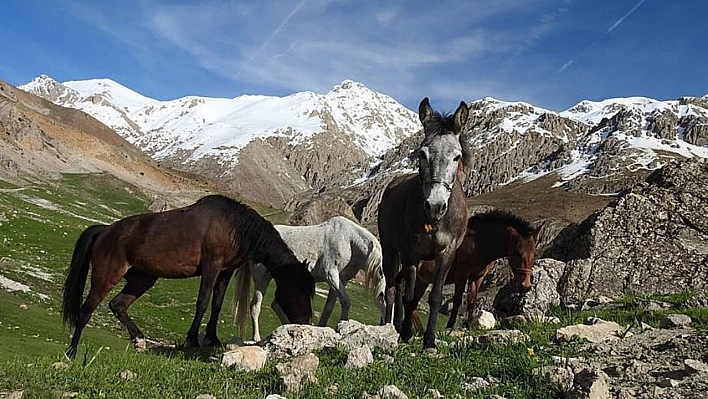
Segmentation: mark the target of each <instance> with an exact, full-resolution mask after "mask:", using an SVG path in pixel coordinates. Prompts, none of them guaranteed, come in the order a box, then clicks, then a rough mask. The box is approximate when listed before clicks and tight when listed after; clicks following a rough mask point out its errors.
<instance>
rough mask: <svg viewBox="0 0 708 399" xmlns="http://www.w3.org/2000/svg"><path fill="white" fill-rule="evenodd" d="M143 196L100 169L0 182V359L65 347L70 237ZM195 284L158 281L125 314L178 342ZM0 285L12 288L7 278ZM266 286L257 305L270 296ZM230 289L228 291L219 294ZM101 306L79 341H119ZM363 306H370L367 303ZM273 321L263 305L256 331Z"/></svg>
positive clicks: (123, 339)
mask: <svg viewBox="0 0 708 399" xmlns="http://www.w3.org/2000/svg"><path fill="white" fill-rule="evenodd" d="M149 201H150V198H147V197H145V196H143V195H142V194H141V191H140V190H139V189H138V188H136V187H133V186H130V185H128V184H126V183H124V182H121V181H118V180H115V179H114V178H112V177H111V176H110V175H105V174H92V175H64V177H63V179H62V180H61V181H60V182H56V183H43V184H41V185H36V186H27V187H17V186H14V185H12V184H9V183H6V182H3V181H0V209H2V211H0V237H2V239H1V240H2V241H1V242H0V265H1V266H2V267H1V268H0V275H1V276H3V277H4V278H5V279H9V280H12V281H13V282H17V283H21V284H22V285H23V286H19V287H14V288H15V289H17V290H15V291H11V292H10V291H8V289H0V309H2V316H3V317H2V318H0V327H1V329H0V339H2V340H3V345H2V348H1V349H0V360H8V359H11V358H16V357H35V356H47V355H52V356H55V355H56V354H57V353H61V352H62V351H63V350H64V349H65V347H66V345H67V343H68V338H69V336H70V334H71V331H70V330H69V329H64V328H63V327H62V323H61V313H60V311H61V290H62V284H63V282H64V273H65V271H66V269H67V267H68V264H69V261H70V259H71V252H72V250H73V246H74V243H75V240H76V238H77V237H78V236H79V234H80V233H81V231H82V230H83V229H85V228H86V227H87V226H89V225H91V224H95V223H112V222H113V221H115V220H117V219H120V218H123V217H126V216H129V215H134V214H138V213H144V212H147V204H148V203H149ZM256 209H257V210H258V211H259V212H260V213H261V214H264V215H268V218H269V219H271V221H273V222H274V223H283V222H284V221H285V220H286V219H287V214H286V213H284V212H282V211H277V210H273V209H269V208H262V207H256ZM198 284H199V279H198V278H192V279H183V280H158V283H157V284H156V285H155V287H153V288H152V289H151V290H150V291H148V292H147V293H146V294H145V295H144V296H143V297H142V298H141V299H140V300H139V301H138V302H136V304H135V305H134V306H133V307H131V309H130V312H131V315H132V316H133V317H134V319H135V321H136V323H137V324H138V325H139V326H140V327H141V328H142V329H143V331H144V333H145V334H146V335H147V336H148V337H151V338H154V339H159V340H163V341H167V342H173V343H180V342H182V340H184V336H185V334H186V331H187V329H188V328H189V324H190V322H191V320H192V317H193V315H194V306H195V300H196V294H197V290H198ZM4 285H9V287H8V288H10V289H12V288H13V286H12V283H11V282H8V281H6V284H4ZM120 286H121V284H119V287H118V288H116V290H115V292H117V291H118V290H119V289H120ZM357 288H360V287H352V289H353V290H356V289H357ZM27 290H29V291H27ZM270 291H271V292H269V294H270V295H271V296H269V297H268V298H266V302H265V306H267V305H268V304H270V301H271V300H272V291H273V290H272V288H271V289H270ZM115 292H114V293H112V294H111V295H109V298H110V297H112V295H113V294H115ZM232 295H233V291H231V292H230V293H229V296H227V298H230V297H231V296H232ZM367 299H368V298H367ZM359 300H360V298H359V297H358V296H357V297H355V304H354V306H355V309H362V304H361V303H357V302H359ZM316 301H318V302H323V299H322V298H319V297H317V299H316ZM106 304H107V302H106V301H104V303H102V304H101V306H100V307H99V309H98V310H97V312H96V313H95V314H94V316H93V318H92V320H91V322H90V324H89V327H88V328H87V330H86V331H85V333H84V336H83V337H82V343H85V344H89V343H90V344H92V345H95V346H97V347H100V346H108V347H113V348H118V347H124V346H125V345H126V344H127V342H128V341H127V333H125V331H124V329H123V327H122V326H121V325H120V324H119V322H118V321H117V320H116V319H115V317H114V316H113V314H112V313H111V312H110V310H108V308H107V306H106ZM316 305H317V304H316ZM320 305H321V304H320ZM363 305H364V306H365V307H366V308H368V309H373V306H372V305H369V304H368V301H367V303H365V304H363ZM265 306H264V307H265ZM320 307H321V306H320ZM230 313H231V307H230V306H229V305H227V306H225V307H224V311H223V312H222V315H221V316H222V317H221V322H222V324H223V327H222V328H221V335H222V337H223V338H224V339H229V338H232V337H233V336H234V334H235V331H234V328H233V327H232V319H233V318H232V317H231V315H230ZM363 315H368V312H367V311H364V312H363ZM335 316H336V315H335ZM364 318H366V317H364ZM335 320H336V319H335ZM367 321H373V318H371V320H367ZM205 322H206V319H205ZM333 322H334V321H333ZM277 325H278V323H277V322H276V319H275V317H274V316H273V315H272V312H271V311H270V309H264V311H263V313H262V328H263V329H264V331H263V332H264V333H268V332H270V331H271V330H272V329H273V328H274V327H276V326H277Z"/></svg>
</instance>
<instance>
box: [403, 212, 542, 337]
mask: <svg viewBox="0 0 708 399" xmlns="http://www.w3.org/2000/svg"><path fill="white" fill-rule="evenodd" d="M542 227H543V223H541V224H540V225H539V226H537V227H532V226H531V224H530V223H529V222H527V221H526V220H524V219H522V218H520V217H518V216H516V215H514V214H513V213H510V212H506V211H499V210H495V211H491V212H486V213H478V214H476V215H473V216H471V217H470V218H469V220H468V221H467V233H466V234H465V239H464V240H463V241H462V245H460V247H459V248H458V249H457V253H456V254H455V259H454V261H453V262H452V267H451V268H450V272H449V273H448V275H447V279H446V281H445V284H455V294H454V296H453V301H452V310H451V311H450V317H449V319H448V323H447V328H452V327H454V325H455V321H456V320H457V313H458V311H459V309H460V305H461V304H462V294H464V292H465V285H466V284H467V285H468V287H469V288H468V289H467V317H466V318H465V319H466V321H469V318H470V316H471V315H470V312H471V310H472V309H473V308H474V305H475V303H476V301H477V293H478V292H479V288H480V286H481V285H482V281H483V280H484V277H485V276H486V275H487V273H489V271H490V269H491V268H492V266H493V263H492V262H494V261H495V260H497V259H501V258H504V257H506V258H507V259H508V261H509V266H511V270H512V272H513V274H514V280H515V281H516V283H517V286H518V287H519V290H520V291H523V292H526V291H528V290H529V289H531V283H532V282H531V273H532V272H533V263H534V260H535V259H536V243H537V242H538V234H539V233H540V231H541V228H542ZM434 275H435V262H422V263H421V265H420V268H419V270H418V274H417V281H416V288H415V293H414V295H415V296H416V297H418V296H422V295H423V294H424V292H425V289H426V288H427V287H428V284H429V283H430V282H431V281H432V280H433V277H434ZM413 322H414V324H416V325H417V326H419V325H420V320H419V319H417V314H414V320H413Z"/></svg>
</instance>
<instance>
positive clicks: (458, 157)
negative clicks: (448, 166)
mask: <svg viewBox="0 0 708 399" xmlns="http://www.w3.org/2000/svg"><path fill="white" fill-rule="evenodd" d="M460 158H462V155H457V156H455V158H453V159H452V160H453V161H455V162H457V161H459V160H460Z"/></svg>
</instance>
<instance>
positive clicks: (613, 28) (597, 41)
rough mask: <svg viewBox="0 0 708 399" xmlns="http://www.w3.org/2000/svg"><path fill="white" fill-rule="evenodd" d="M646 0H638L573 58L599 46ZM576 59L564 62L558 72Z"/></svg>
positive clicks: (562, 70)
mask: <svg viewBox="0 0 708 399" xmlns="http://www.w3.org/2000/svg"><path fill="white" fill-rule="evenodd" d="M645 1H646V0H639V2H638V3H637V4H635V5H634V7H632V9H631V10H629V11H627V13H626V14H624V15H623V16H621V17H620V18H619V19H618V20H617V21H615V23H613V24H612V26H610V27H609V28H607V30H606V31H605V32H603V33H602V34H601V35H600V37H598V38H597V39H596V40H595V41H594V42H592V43H591V44H590V45H589V46H587V47H585V48H584V49H583V51H581V52H580V53H579V54H578V55H577V56H575V57H573V58H574V59H578V58H579V57H581V56H582V55H584V54H585V53H587V52H588V51H589V50H590V49H592V48H593V47H595V46H597V45H598V44H599V43H600V42H601V41H602V40H603V39H604V38H605V37H607V35H609V34H610V33H611V32H612V31H613V30H615V29H616V28H617V27H618V26H620V25H621V24H622V22H624V21H625V20H626V19H627V18H629V16H630V15H632V14H633V13H634V12H635V11H637V9H638V8H639V7H641V6H642V4H644V2H645ZM574 59H571V60H568V61H567V62H566V63H565V64H563V66H562V67H560V69H558V73H562V72H564V71H565V70H566V69H567V68H568V67H569V66H570V65H571V64H573V62H574Z"/></svg>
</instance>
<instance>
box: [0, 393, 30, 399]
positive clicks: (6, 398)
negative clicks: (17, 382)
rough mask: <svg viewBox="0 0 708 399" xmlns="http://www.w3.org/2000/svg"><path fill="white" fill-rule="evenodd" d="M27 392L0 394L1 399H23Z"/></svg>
mask: <svg viewBox="0 0 708 399" xmlns="http://www.w3.org/2000/svg"><path fill="white" fill-rule="evenodd" d="M24 394H25V391H12V392H0V398H3V399H22V396H23V395H24Z"/></svg>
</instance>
